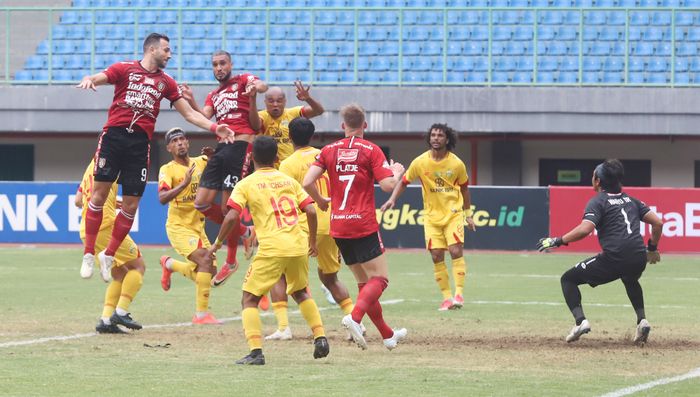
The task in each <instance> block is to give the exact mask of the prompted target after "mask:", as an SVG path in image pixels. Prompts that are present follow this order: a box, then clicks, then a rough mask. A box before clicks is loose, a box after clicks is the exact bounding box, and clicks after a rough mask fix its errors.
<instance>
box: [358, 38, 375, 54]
mask: <svg viewBox="0 0 700 397" xmlns="http://www.w3.org/2000/svg"><path fill="white" fill-rule="evenodd" d="M357 52H358V55H362V56H367V55H378V54H379V44H378V43H376V42H371V41H368V42H364V43H359V44H358V49H357Z"/></svg>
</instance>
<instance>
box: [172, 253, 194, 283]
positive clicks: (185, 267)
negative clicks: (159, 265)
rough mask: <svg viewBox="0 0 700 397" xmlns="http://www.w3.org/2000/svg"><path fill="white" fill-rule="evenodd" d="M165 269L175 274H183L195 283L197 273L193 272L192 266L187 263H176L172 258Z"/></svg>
mask: <svg viewBox="0 0 700 397" xmlns="http://www.w3.org/2000/svg"><path fill="white" fill-rule="evenodd" d="M165 267H167V268H168V269H170V270H172V271H174V272H177V273H180V274H182V275H183V276H185V277H187V278H189V279H190V280H192V281H195V272H194V271H193V270H192V266H191V265H190V264H189V263H187V262H183V261H176V260H175V259H173V258H170V259H168V261H167V262H165Z"/></svg>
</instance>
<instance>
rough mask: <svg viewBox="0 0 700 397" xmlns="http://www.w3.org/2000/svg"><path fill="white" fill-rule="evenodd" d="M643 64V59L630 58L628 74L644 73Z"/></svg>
mask: <svg viewBox="0 0 700 397" xmlns="http://www.w3.org/2000/svg"><path fill="white" fill-rule="evenodd" d="M644 64H645V62H644V58H639V57H630V59H629V66H628V67H627V70H629V71H630V72H642V71H644Z"/></svg>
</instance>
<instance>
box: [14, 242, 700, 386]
mask: <svg viewBox="0 0 700 397" xmlns="http://www.w3.org/2000/svg"><path fill="white" fill-rule="evenodd" d="M166 253H168V254H173V252H172V250H170V249H165V248H150V247H149V248H144V249H143V254H144V257H145V259H146V263H147V266H148V270H147V271H146V276H145V279H144V285H143V288H142V289H141V292H140V293H139V295H138V296H137V298H136V300H135V301H134V303H133V304H132V306H131V308H130V310H131V312H132V315H133V317H134V319H136V320H137V321H140V322H141V323H143V324H144V326H145V328H144V329H143V330H141V331H138V332H134V333H131V334H129V335H96V334H95V333H94V326H95V323H96V321H97V319H98V317H99V315H100V313H101V308H102V299H103V294H104V290H105V284H104V283H103V282H102V281H101V280H100V278H99V274H97V273H96V274H95V275H94V276H93V278H92V279H90V280H83V279H81V278H80V277H79V274H78V269H79V266H80V259H81V251H80V250H79V249H78V248H77V247H74V248H60V247H49V248H45V247H24V248H11V247H3V248H0V274H2V277H1V278H0V308H1V313H2V316H1V317H0V357H1V358H0V395H2V396H82V395H85V396H146V395H147V396H162V395H168V396H194V395H205V396H219V395H220V396H230V395H234V396H248V395H250V396H328V395H333V396H336V395H337V396H350V395H352V396H599V395H605V394H607V393H611V394H609V395H611V396H621V395H626V393H628V392H634V395H639V396H650V395H672V396H698V395H700V320H699V319H700V257H699V256H673V255H667V256H665V257H663V261H662V262H661V263H660V264H657V265H653V266H650V267H649V268H648V269H647V271H646V272H645V274H644V276H643V278H642V285H643V287H644V292H645V301H646V307H647V316H648V319H649V321H650V323H651V325H652V327H653V328H652V332H651V335H650V338H649V343H648V344H647V345H646V346H643V347H639V346H635V345H634V344H633V343H632V342H631V339H632V336H633V334H634V327H635V316H634V312H633V310H632V309H631V307H630V305H629V301H628V300H627V296H626V295H625V292H624V287H623V286H622V284H621V283H620V282H619V281H618V282H614V283H611V284H608V285H604V286H600V287H597V288H595V289H591V288H590V287H588V286H582V287H581V290H582V294H583V303H584V310H585V312H586V315H587V317H588V319H589V321H590V322H591V327H592V331H591V333H590V334H587V335H585V336H583V337H582V339H581V340H580V341H578V342H576V343H573V344H567V343H566V342H564V337H565V335H566V334H567V333H568V331H569V329H570V328H571V326H572V325H573V320H572V318H571V315H570V313H569V311H568V309H567V308H566V306H565V304H564V301H563V298H562V296H561V290H560V286H559V277H560V275H561V274H562V273H563V272H564V271H565V270H566V269H567V268H568V267H570V266H571V265H573V264H575V263H576V262H577V260H579V259H582V258H584V257H585V256H586V255H585V254H583V255H564V254H549V255H545V254H538V253H486V252H466V255H465V256H466V258H467V263H468V272H467V283H466V288H465V301H466V302H465V306H464V308H463V309H462V310H454V311H448V312H438V311H437V307H438V305H439V304H440V300H441V299H440V293H439V291H438V289H437V286H436V284H435V282H434V281H433V272H432V264H431V263H430V260H429V256H428V254H427V253H426V252H424V251H419V250H412V251H397V250H394V251H390V252H389V263H390V283H389V288H388V289H387V291H386V292H385V293H384V295H383V296H382V300H383V301H384V303H385V305H384V315H385V318H386V319H387V322H388V323H389V324H390V325H392V326H394V327H406V328H407V329H408V331H409V333H408V338H407V339H406V341H405V343H403V344H401V345H399V346H398V347H397V348H396V349H395V350H393V351H391V352H390V351H387V350H386V349H385V348H384V346H383V345H382V341H381V338H380V336H379V335H378V333H377V331H376V330H375V329H374V327H373V326H372V325H371V323H370V322H369V320H368V319H366V320H365V323H366V325H367V328H368V334H367V339H368V343H369V345H370V347H369V349H368V350H366V351H362V350H360V349H358V348H357V347H356V346H355V345H353V344H351V343H349V342H347V341H346V340H345V332H344V330H343V329H342V328H341V326H340V319H341V317H342V315H341V311H340V309H338V308H337V306H332V305H331V304H329V303H328V302H327V301H326V300H325V298H324V296H323V294H322V292H321V289H320V287H319V285H320V284H319V281H318V279H317V278H316V277H315V266H312V277H311V290H312V293H313V295H314V297H315V299H316V301H317V303H318V305H319V307H320V308H321V310H322V317H323V321H324V324H325V326H326V333H327V335H328V337H329V341H330V344H331V353H330V355H329V357H328V358H326V359H322V360H314V359H313V358H312V350H313V345H312V340H311V333H310V331H309V330H308V329H307V327H306V326H305V324H304V322H303V319H302V318H301V316H300V315H299V313H298V312H297V311H296V306H295V305H294V303H293V302H292V301H290V323H291V327H292V330H293V332H294V340H292V341H284V342H281V341H271V342H265V343H264V351H265V356H266V358H267V365H265V366H264V367H240V366H236V365H234V361H235V360H236V359H238V358H240V357H242V356H243V355H245V354H246V353H247V347H246V343H245V340H244V337H243V331H242V327H241V322H240V318H239V317H238V316H239V315H240V297H241V291H240V285H241V280H242V277H243V273H244V272H245V268H246V264H245V263H243V264H242V265H241V270H239V271H238V273H236V274H234V275H233V276H232V278H231V279H230V280H229V281H228V282H227V283H226V284H225V285H223V286H221V287H219V288H217V289H213V290H212V294H211V305H210V306H211V310H212V312H213V313H214V314H215V315H216V316H218V317H219V318H220V319H224V320H226V322H225V324H224V325H222V326H191V325H190V323H189V321H190V320H191V317H192V314H193V311H194V285H193V284H192V283H191V282H190V281H189V280H186V279H184V278H183V277H181V276H178V275H173V285H172V288H171V290H170V291H169V292H167V293H166V292H163V291H162V290H161V288H160V282H159V280H160V266H159V265H158V258H159V257H160V256H161V255H163V254H166ZM243 262H245V261H243ZM341 278H342V280H343V281H345V282H346V284H347V285H348V287H349V289H350V290H351V291H352V296H353V297H354V296H355V295H356V294H355V291H356V287H355V284H354V283H353V282H352V275H351V274H350V272H349V271H348V270H347V269H343V270H342V271H341ZM263 327H264V332H265V334H269V333H271V332H272V331H273V330H274V329H275V319H274V316H273V315H272V313H265V314H263ZM651 386H654V387H651Z"/></svg>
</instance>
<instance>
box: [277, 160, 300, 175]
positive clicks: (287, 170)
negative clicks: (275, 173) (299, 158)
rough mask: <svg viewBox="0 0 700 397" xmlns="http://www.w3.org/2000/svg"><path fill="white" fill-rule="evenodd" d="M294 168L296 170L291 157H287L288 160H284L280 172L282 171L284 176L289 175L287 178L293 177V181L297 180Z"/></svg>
mask: <svg viewBox="0 0 700 397" xmlns="http://www.w3.org/2000/svg"><path fill="white" fill-rule="evenodd" d="M293 168H294V167H292V158H291V157H287V158H286V159H284V160H282V162H281V163H280V168H279V170H280V172H281V173H283V174H285V175H287V176H290V177H292V178H293V179H295V180H296V179H297V178H296V175H294V169H293Z"/></svg>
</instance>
